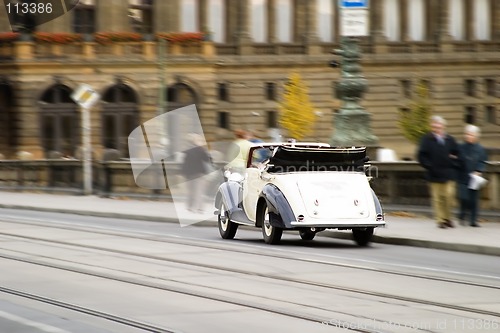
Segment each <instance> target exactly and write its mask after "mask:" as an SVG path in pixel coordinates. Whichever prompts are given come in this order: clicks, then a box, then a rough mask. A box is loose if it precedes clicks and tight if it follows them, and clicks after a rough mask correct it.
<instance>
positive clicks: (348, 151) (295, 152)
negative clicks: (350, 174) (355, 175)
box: [268, 146, 368, 172]
mask: <svg viewBox="0 0 500 333" xmlns="http://www.w3.org/2000/svg"><path fill="white" fill-rule="evenodd" d="M367 160H368V158H367V156H366V147H353V148H331V147H320V148H304V147H287V146H280V147H278V148H276V150H275V152H274V154H273V155H272V156H271V158H270V160H269V163H268V165H269V169H268V171H269V172H291V171H312V170H317V171H322V170H323V171H328V170H337V171H338V170H348V168H349V169H350V170H351V171H352V170H354V169H357V168H359V167H363V165H364V164H365V162H367Z"/></svg>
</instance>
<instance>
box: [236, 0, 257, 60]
mask: <svg viewBox="0 0 500 333" xmlns="http://www.w3.org/2000/svg"><path fill="white" fill-rule="evenodd" d="M237 3H238V5H237V6H238V7H237V8H238V15H237V16H238V18H239V20H238V21H237V27H238V28H237V29H238V30H237V35H236V43H237V44H238V46H239V54H241V55H247V54H252V51H253V48H252V45H251V43H252V38H251V37H250V1H249V0H239V1H238V2H237Z"/></svg>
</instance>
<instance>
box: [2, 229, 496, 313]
mask: <svg viewBox="0 0 500 333" xmlns="http://www.w3.org/2000/svg"><path fill="white" fill-rule="evenodd" d="M66 229H67V228H66ZM70 230H73V231H80V232H92V233H95V231H89V230H82V229H80V228H76V229H75V228H70ZM98 233H101V234H104V235H112V236H118V237H127V238H134V239H140V240H146V241H155V242H156V241H165V239H157V238H156V237H155V238H154V239H153V238H151V237H139V236H130V235H126V234H125V235H124V234H122V233H116V232H111V233H110V232H101V231H100V232H98ZM0 235H4V236H8V237H17V238H22V239H25V240H30V241H35V242H48V243H52V244H58V245H64V246H73V247H77V248H80V249H82V248H83V249H89V250H95V251H104V252H107V253H113V254H119V255H125V256H133V257H136V258H139V259H150V260H155V261H160V262H164V263H165V262H166V263H175V264H181V265H189V266H195V267H200V268H205V269H213V270H219V271H224V272H231V273H237V274H244V275H247V276H256V277H261V278H267V279H272V280H274V281H279V282H288V283H296V284H299V285H307V286H314V287H319V288H325V289H329V290H338V291H343V292H349V293H355V294H360V295H367V296H372V297H380V298H384V299H393V300H397V301H402V302H409V303H414V304H420V305H427V306H434V307H438V308H443V309H449V310H456V311H464V312H468V313H474V314H479V315H486V316H494V317H498V318H500V312H496V311H489V310H482V309H476V308H471V307H465V306H460V305H455V304H446V303H442V302H435V301H429V300H424V299H418V298H413V297H406V296H399V295H394V294H389V293H382V292H376V291H370V290H364V289H360V288H351V287H345V286H340V285H334V284H328V283H319V282H315V281H310V280H302V279H297V278H292V277H284V276H279V275H276V274H268V273H259V272H254V271H248V270H244V269H237V268H228V267H220V266H217V265H212V264H207V263H199V262H194V261H189V260H183V259H174V258H163V257H161V256H156V255H147V254H139V253H135V252H130V251H122V250H116V249H110V248H105V247H101V246H89V245H81V244H75V243H71V242H65V241H57V240H48V239H44V238H39V237H31V236H20V235H15V234H11V233H3V232H0ZM169 241H170V239H169ZM172 242H173V243H175V244H182V245H187V246H196V247H201V248H207V247H208V248H211V249H215V250H225V248H220V247H217V246H215V245H211V246H200V245H197V244H191V243H189V244H186V243H185V242H182V241H180V240H179V239H175V238H172ZM240 252H241V253H246V254H251V255H266V256H269V255H268V254H259V253H255V252H250V251H240ZM0 257H2V258H5V259H11V258H9V257H8V256H5V255H0ZM273 257H275V258H278V259H286V260H299V261H306V260H304V259H297V258H293V257H288V256H284V255H273ZM13 260H16V259H13ZM307 261H308V262H310V263H315V264H330V265H334V266H339V267H343V268H349V269H365V270H369V271H376V272H380V273H387V274H397V275H402V276H408V277H415V278H420V279H429V280H435V281H440V282H448V283H453V284H461V285H468V286H473V287H481V288H489V289H494V290H500V287H497V286H493V285H486V284H479V283H470V282H463V281H460V280H452V279H445V278H441V277H428V276H418V275H417V276H414V275H412V274H409V273H400V272H386V271H381V270H377V269H374V268H364V267H362V266H354V265H346V264H337V263H325V262H323V261H320V262H318V261H315V260H307ZM31 263H34V264H37V263H36V262H31ZM54 268H56V267H54ZM122 282H123V281H122ZM193 296H196V295H193ZM261 310H264V309H261ZM266 311H267V310H266ZM270 312H273V311H270ZM301 319H303V318H301ZM314 321H316V322H320V318H316V319H315V320H314Z"/></svg>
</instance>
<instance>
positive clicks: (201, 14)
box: [198, 0, 210, 31]
mask: <svg viewBox="0 0 500 333" xmlns="http://www.w3.org/2000/svg"><path fill="white" fill-rule="evenodd" d="M208 30H210V29H209V27H208V0H198V31H208Z"/></svg>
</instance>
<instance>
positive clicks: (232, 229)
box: [217, 202, 238, 239]
mask: <svg viewBox="0 0 500 333" xmlns="http://www.w3.org/2000/svg"><path fill="white" fill-rule="evenodd" d="M217 224H218V225H219V233H220V236H221V237H222V238H224V239H233V238H234V236H235V235H236V231H237V230H238V223H234V222H232V221H231V219H230V218H229V214H228V211H227V209H226V206H225V205H224V203H223V202H221V204H220V208H219V215H218V217H217Z"/></svg>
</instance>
